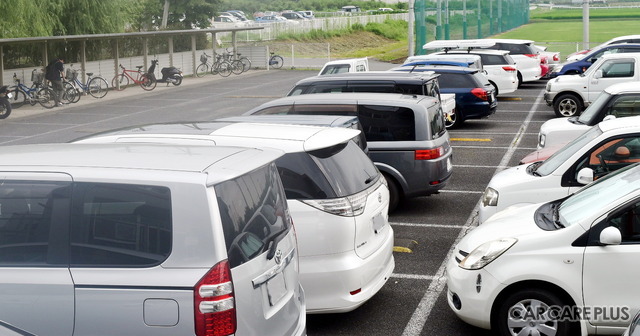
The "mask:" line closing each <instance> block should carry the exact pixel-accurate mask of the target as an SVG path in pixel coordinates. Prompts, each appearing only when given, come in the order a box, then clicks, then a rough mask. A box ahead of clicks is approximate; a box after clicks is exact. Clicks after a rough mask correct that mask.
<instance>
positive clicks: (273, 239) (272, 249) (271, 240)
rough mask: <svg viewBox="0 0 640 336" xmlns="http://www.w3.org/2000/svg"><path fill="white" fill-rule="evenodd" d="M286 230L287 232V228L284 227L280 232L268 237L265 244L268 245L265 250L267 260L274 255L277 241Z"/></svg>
mask: <svg viewBox="0 0 640 336" xmlns="http://www.w3.org/2000/svg"><path fill="white" fill-rule="evenodd" d="M287 232H289V230H288V229H287V228H284V229H282V230H281V231H280V232H278V233H276V234H275V235H273V236H271V237H270V238H269V240H268V241H267V246H269V252H267V260H271V259H273V257H274V256H275V255H276V249H277V247H278V243H279V242H280V241H281V240H282V238H284V237H285V236H286V234H284V233H287Z"/></svg>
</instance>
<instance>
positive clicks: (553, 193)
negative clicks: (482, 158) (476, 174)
mask: <svg viewBox="0 0 640 336" xmlns="http://www.w3.org/2000/svg"><path fill="white" fill-rule="evenodd" d="M635 162H640V117H628V118H619V119H613V120H609V121H603V122H601V123H599V124H597V125H596V126H593V128H591V129H590V130H589V131H587V132H586V133H583V134H582V135H580V136H579V137H577V138H576V139H575V140H574V141H572V142H570V143H568V144H567V145H565V146H564V147H562V148H561V149H560V150H558V151H557V152H556V153H555V154H553V155H552V156H551V157H550V158H548V159H546V160H545V161H538V162H534V163H531V164H524V165H519V166H516V167H511V168H508V169H506V170H503V171H501V172H499V173H497V174H496V175H494V176H493V177H492V178H491V181H490V182H489V184H488V186H487V188H486V190H485V192H484V195H483V197H482V206H481V207H480V213H479V222H480V223H483V222H485V221H486V220H487V219H489V218H490V217H491V216H492V215H494V214H495V213H497V212H500V211H501V210H503V209H506V208H507V207H509V206H511V205H514V204H520V203H528V204H531V203H537V202H544V201H550V200H553V199H557V198H562V197H566V196H568V195H571V194H572V193H574V192H576V191H577V190H578V189H580V188H582V187H583V186H584V185H586V184H588V183H590V182H592V181H593V180H595V179H598V178H599V177H602V176H604V175H606V174H608V173H609V172H611V171H614V170H617V169H619V168H622V167H625V166H628V165H630V164H632V163H635Z"/></svg>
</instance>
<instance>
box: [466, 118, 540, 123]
mask: <svg viewBox="0 0 640 336" xmlns="http://www.w3.org/2000/svg"><path fill="white" fill-rule="evenodd" d="M475 121H477V122H483V121H484V122H487V121H490V122H492V123H501V124H513V123H519V122H520V121H519V120H495V119H471V120H465V121H464V122H475ZM544 122H546V120H531V121H529V123H544Z"/></svg>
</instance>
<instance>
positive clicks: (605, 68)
mask: <svg viewBox="0 0 640 336" xmlns="http://www.w3.org/2000/svg"><path fill="white" fill-rule="evenodd" d="M638 80H640V53H620V54H607V55H602V57H600V58H599V59H598V60H597V61H596V62H595V63H593V65H592V66H590V67H589V69H587V71H585V72H584V73H582V74H580V75H561V76H558V77H556V78H555V79H552V80H549V81H548V82H547V86H546V88H545V92H544V100H545V101H546V102H547V105H549V106H553V110H554V112H555V114H556V116H558V117H571V116H574V115H577V114H580V113H581V112H582V110H584V108H585V107H586V106H588V105H589V104H590V103H591V102H592V101H593V100H594V99H595V98H596V97H597V96H598V95H599V94H600V92H602V90H604V89H606V88H607V87H609V86H611V85H613V84H617V83H625V82H631V81H638Z"/></svg>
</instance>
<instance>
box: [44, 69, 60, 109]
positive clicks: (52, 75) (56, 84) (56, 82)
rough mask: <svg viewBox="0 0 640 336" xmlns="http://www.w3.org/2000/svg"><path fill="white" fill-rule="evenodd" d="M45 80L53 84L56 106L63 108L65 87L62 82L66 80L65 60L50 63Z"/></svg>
mask: <svg viewBox="0 0 640 336" xmlns="http://www.w3.org/2000/svg"><path fill="white" fill-rule="evenodd" d="M45 79H47V80H48V81H50V82H51V86H52V87H53V93H54V95H53V99H54V100H55V102H56V106H62V102H61V101H60V100H61V98H62V94H63V92H64V87H63V86H62V80H63V79H64V59H62V58H56V59H54V60H53V61H51V62H49V65H47V68H46V72H45Z"/></svg>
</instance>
